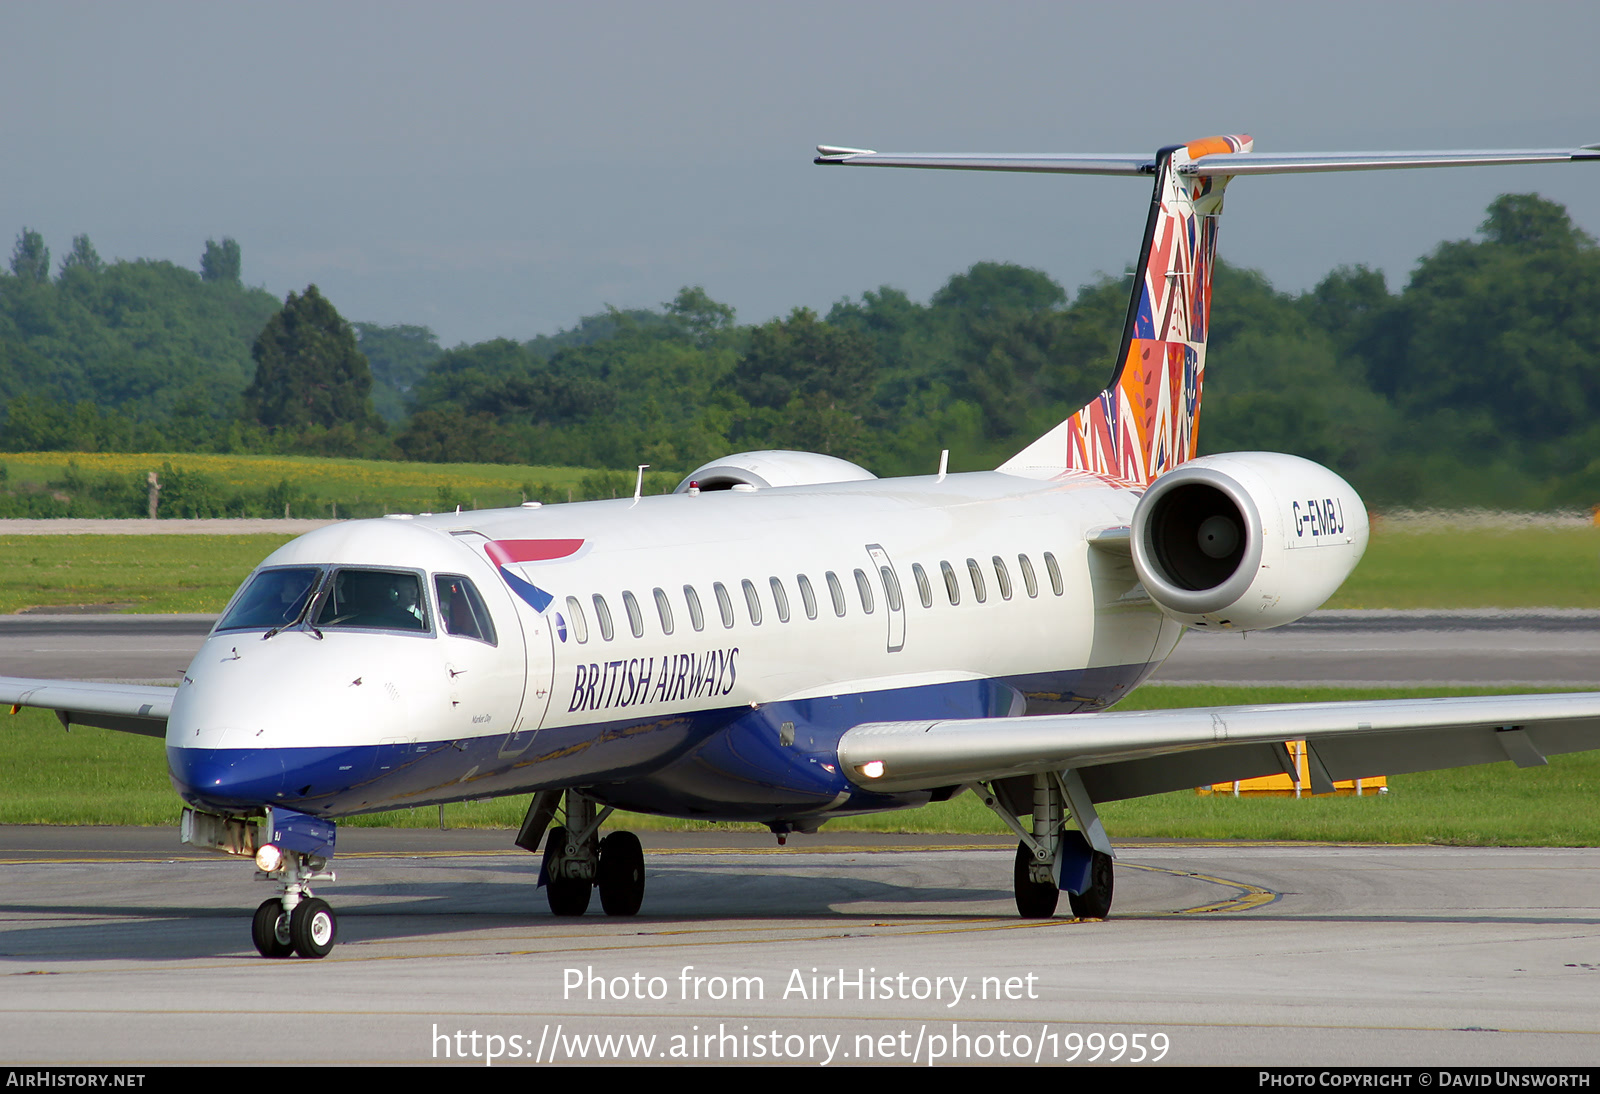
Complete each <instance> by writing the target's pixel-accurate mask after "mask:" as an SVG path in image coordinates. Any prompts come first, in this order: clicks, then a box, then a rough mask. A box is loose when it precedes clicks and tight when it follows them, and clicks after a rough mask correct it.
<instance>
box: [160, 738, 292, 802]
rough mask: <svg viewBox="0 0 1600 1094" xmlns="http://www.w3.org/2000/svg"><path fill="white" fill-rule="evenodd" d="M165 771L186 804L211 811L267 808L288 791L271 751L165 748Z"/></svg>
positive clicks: (280, 762)
mask: <svg viewBox="0 0 1600 1094" xmlns="http://www.w3.org/2000/svg"><path fill="white" fill-rule="evenodd" d="M167 770H168V771H169V772H170V773H171V775H172V782H173V785H174V786H175V787H176V788H177V790H178V793H179V794H181V795H182V796H183V798H184V799H185V800H186V801H191V802H195V803H197V804H202V805H205V806H208V807H211V808H215V809H249V808H254V807H256V806H260V805H271V804H274V803H277V802H282V801H283V800H285V795H286V794H287V792H288V790H289V788H288V786H287V782H288V780H287V779H286V778H285V776H286V775H288V771H287V770H286V768H285V765H284V762H283V757H282V756H281V755H279V754H277V750H275V749H234V748H227V749H223V748H168V749H167Z"/></svg>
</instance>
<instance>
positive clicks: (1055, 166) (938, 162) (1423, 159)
mask: <svg viewBox="0 0 1600 1094" xmlns="http://www.w3.org/2000/svg"><path fill="white" fill-rule="evenodd" d="M817 152H818V153H819V155H818V157H817V159H816V161H815V162H817V163H820V164H842V165H844V166H847V167H919V168H930V169H934V170H946V171H1032V172H1044V173H1048V174H1064V175H1153V174H1155V171H1156V157H1154V156H1152V155H1150V154H1149V153H1148V152H1137V153H1133V152H1129V153H1123V152H1107V153H1040V152H869V151H866V150H863V149H852V148H836V147H832V146H829V145H819V146H818V148H817ZM1581 160H1600V145H1585V146H1584V147H1582V148H1521V149H1500V150H1493V149H1490V150H1466V151H1422V152H1286V153H1285V152H1279V153H1271V154H1267V153H1261V152H1217V153H1213V154H1211V155H1202V156H1198V157H1196V158H1194V159H1192V160H1190V161H1189V162H1188V163H1184V164H1182V165H1179V166H1177V167H1176V168H1175V170H1176V171H1177V173H1178V174H1181V175H1195V176H1207V177H1215V176H1223V175H1230V176H1231V175H1296V174H1307V173H1310V172H1314V171H1384V170H1399V169H1402V168H1416V167H1493V166H1498V165H1503V164H1518V163H1573V162H1577V161H1581Z"/></svg>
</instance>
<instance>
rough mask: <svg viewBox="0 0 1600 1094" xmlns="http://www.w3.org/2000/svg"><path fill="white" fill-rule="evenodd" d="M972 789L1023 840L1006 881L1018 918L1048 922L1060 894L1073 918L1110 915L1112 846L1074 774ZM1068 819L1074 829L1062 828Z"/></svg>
mask: <svg viewBox="0 0 1600 1094" xmlns="http://www.w3.org/2000/svg"><path fill="white" fill-rule="evenodd" d="M1030 781H1031V787H1030ZM974 789H975V790H976V791H977V793H978V796H979V797H980V798H981V799H982V801H983V804H984V805H986V806H988V807H989V808H990V809H991V810H993V811H994V812H995V814H996V815H997V816H999V818H1000V819H1001V820H1003V821H1005V823H1006V825H1007V826H1008V827H1010V829H1011V830H1012V831H1013V832H1015V833H1017V835H1018V836H1020V837H1022V840H1021V842H1020V843H1018V844H1017V857H1016V860H1015V863H1014V865H1013V867H1012V877H1011V880H1012V886H1013V890H1014V892H1015V895H1016V900H1017V914H1018V915H1020V916H1022V917H1023V918H1024V919H1049V918H1050V917H1051V916H1053V915H1055V914H1056V905H1057V903H1058V902H1059V901H1060V898H1061V891H1062V890H1063V889H1064V890H1066V892H1067V894H1068V903H1069V904H1071V906H1072V914H1073V915H1074V916H1076V917H1077V918H1079V919H1104V918H1106V916H1108V915H1109V914H1110V913H1111V895H1112V888H1113V875H1114V870H1113V864H1112V852H1111V844H1110V841H1108V840H1107V839H1106V835H1105V829H1104V828H1103V827H1102V826H1101V824H1100V817H1099V814H1097V813H1096V812H1095V808H1094V802H1093V801H1092V800H1091V799H1090V797H1089V794H1088V792H1087V791H1086V790H1085V789H1084V786H1083V781H1082V780H1081V779H1079V777H1078V773H1077V772H1076V771H1070V770H1069V771H1063V772H1060V773H1057V772H1053V771H1051V772H1045V773H1043V774H1039V775H1034V776H1032V777H1031V780H1030V779H1028V778H1025V777H1024V778H1014V779H1006V780H1004V781H1000V782H996V783H993V784H989V785H981V784H980V785H979V786H976V787H974ZM1030 789H1031V790H1032V794H1031V796H1030V795H1029V793H1028V791H1029V790H1030ZM1024 813H1027V814H1029V815H1030V818H1031V821H1032V824H1031V825H1030V826H1028V827H1024V826H1023V824H1022V820H1021V817H1022V815H1023V814H1024ZM1069 815H1070V816H1071V817H1073V818H1074V819H1076V820H1077V822H1078V829H1077V830H1073V829H1069V828H1067V827H1066V820H1067V817H1068V816H1069Z"/></svg>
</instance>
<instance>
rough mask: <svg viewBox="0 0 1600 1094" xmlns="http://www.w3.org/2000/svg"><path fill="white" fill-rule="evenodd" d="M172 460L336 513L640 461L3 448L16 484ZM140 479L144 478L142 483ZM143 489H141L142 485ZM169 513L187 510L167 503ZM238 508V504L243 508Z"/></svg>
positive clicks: (401, 506) (494, 491) (561, 488)
mask: <svg viewBox="0 0 1600 1094" xmlns="http://www.w3.org/2000/svg"><path fill="white" fill-rule="evenodd" d="M166 463H171V464H172V466H173V467H174V468H175V469H176V470H179V471H187V472H194V473H198V474H201V475H205V476H207V477H209V478H211V479H213V480H215V481H216V482H218V483H219V484H221V486H222V487H224V488H225V489H224V490H223V491H222V493H224V494H226V493H228V492H230V491H243V492H246V493H256V492H260V491H263V490H267V489H270V488H272V487H275V486H277V485H278V484H279V483H280V482H282V481H284V480H288V481H289V482H290V483H291V484H292V485H293V487H294V489H295V493H296V498H297V500H296V501H295V502H294V503H293V506H292V509H291V512H290V515H291V516H295V517H332V516H334V515H335V507H337V510H338V514H337V515H341V516H351V515H357V516H378V515H380V514H382V513H417V512H425V511H436V512H442V511H446V510H447V509H449V508H454V506H456V505H460V506H461V507H462V508H464V509H492V508H497V507H503V506H508V505H516V504H518V503H519V502H522V501H526V500H538V501H546V502H557V501H571V500H574V499H578V500H582V499H583V498H584V496H585V493H584V487H585V480H591V481H593V480H595V478H596V477H597V476H600V477H604V478H605V479H606V490H605V492H604V493H602V494H599V495H595V496H623V497H626V496H628V495H629V494H631V493H632V489H633V481H634V479H633V475H634V472H633V469H632V468H629V469H626V470H625V471H596V470H595V469H593V468H584V467H529V466H522V465H517V464H497V463H408V462H401V461H392V460H356V459H335V458H329V457H323V456H250V455H225V454H216V453H203V452H199V453H197V452H190V453H178V454H166V453H122V452H8V453H5V454H0V464H4V466H5V469H6V479H5V486H6V487H8V488H12V489H15V488H25V489H26V488H32V489H42V488H44V487H45V486H46V484H49V483H59V482H61V481H62V480H63V479H64V477H65V475H66V472H67V467H68V465H69V464H74V465H76V467H77V469H78V471H79V472H80V473H81V474H82V475H84V476H85V477H89V478H95V477H98V476H103V475H112V476H117V477H119V478H120V477H137V478H138V479H139V480H140V481H141V482H142V481H143V479H144V476H145V474H146V473H148V472H150V471H156V472H160V471H161V468H162V465H163V464H166ZM677 481H678V476H676V475H673V474H669V473H666V472H662V471H652V472H649V473H648V474H647V476H646V485H645V490H646V493H652V494H655V493H663V492H666V491H669V490H671V489H672V487H673V486H675V485H676V484H677ZM141 489H142V488H141ZM141 496H142V494H141ZM162 515H163V516H173V517H176V516H183V515H185V514H183V513H182V512H181V511H179V512H171V511H168V510H163V512H162ZM235 515H238V514H235Z"/></svg>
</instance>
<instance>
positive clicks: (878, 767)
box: [861, 760, 883, 779]
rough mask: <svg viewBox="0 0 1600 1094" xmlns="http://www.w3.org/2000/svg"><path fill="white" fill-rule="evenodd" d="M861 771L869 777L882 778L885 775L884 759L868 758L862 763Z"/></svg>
mask: <svg viewBox="0 0 1600 1094" xmlns="http://www.w3.org/2000/svg"><path fill="white" fill-rule="evenodd" d="M861 773H862V774H863V775H865V776H866V777H867V778H869V779H880V778H882V777H883V761H882V760H868V761H867V762H866V763H864V764H862V765H861Z"/></svg>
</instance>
